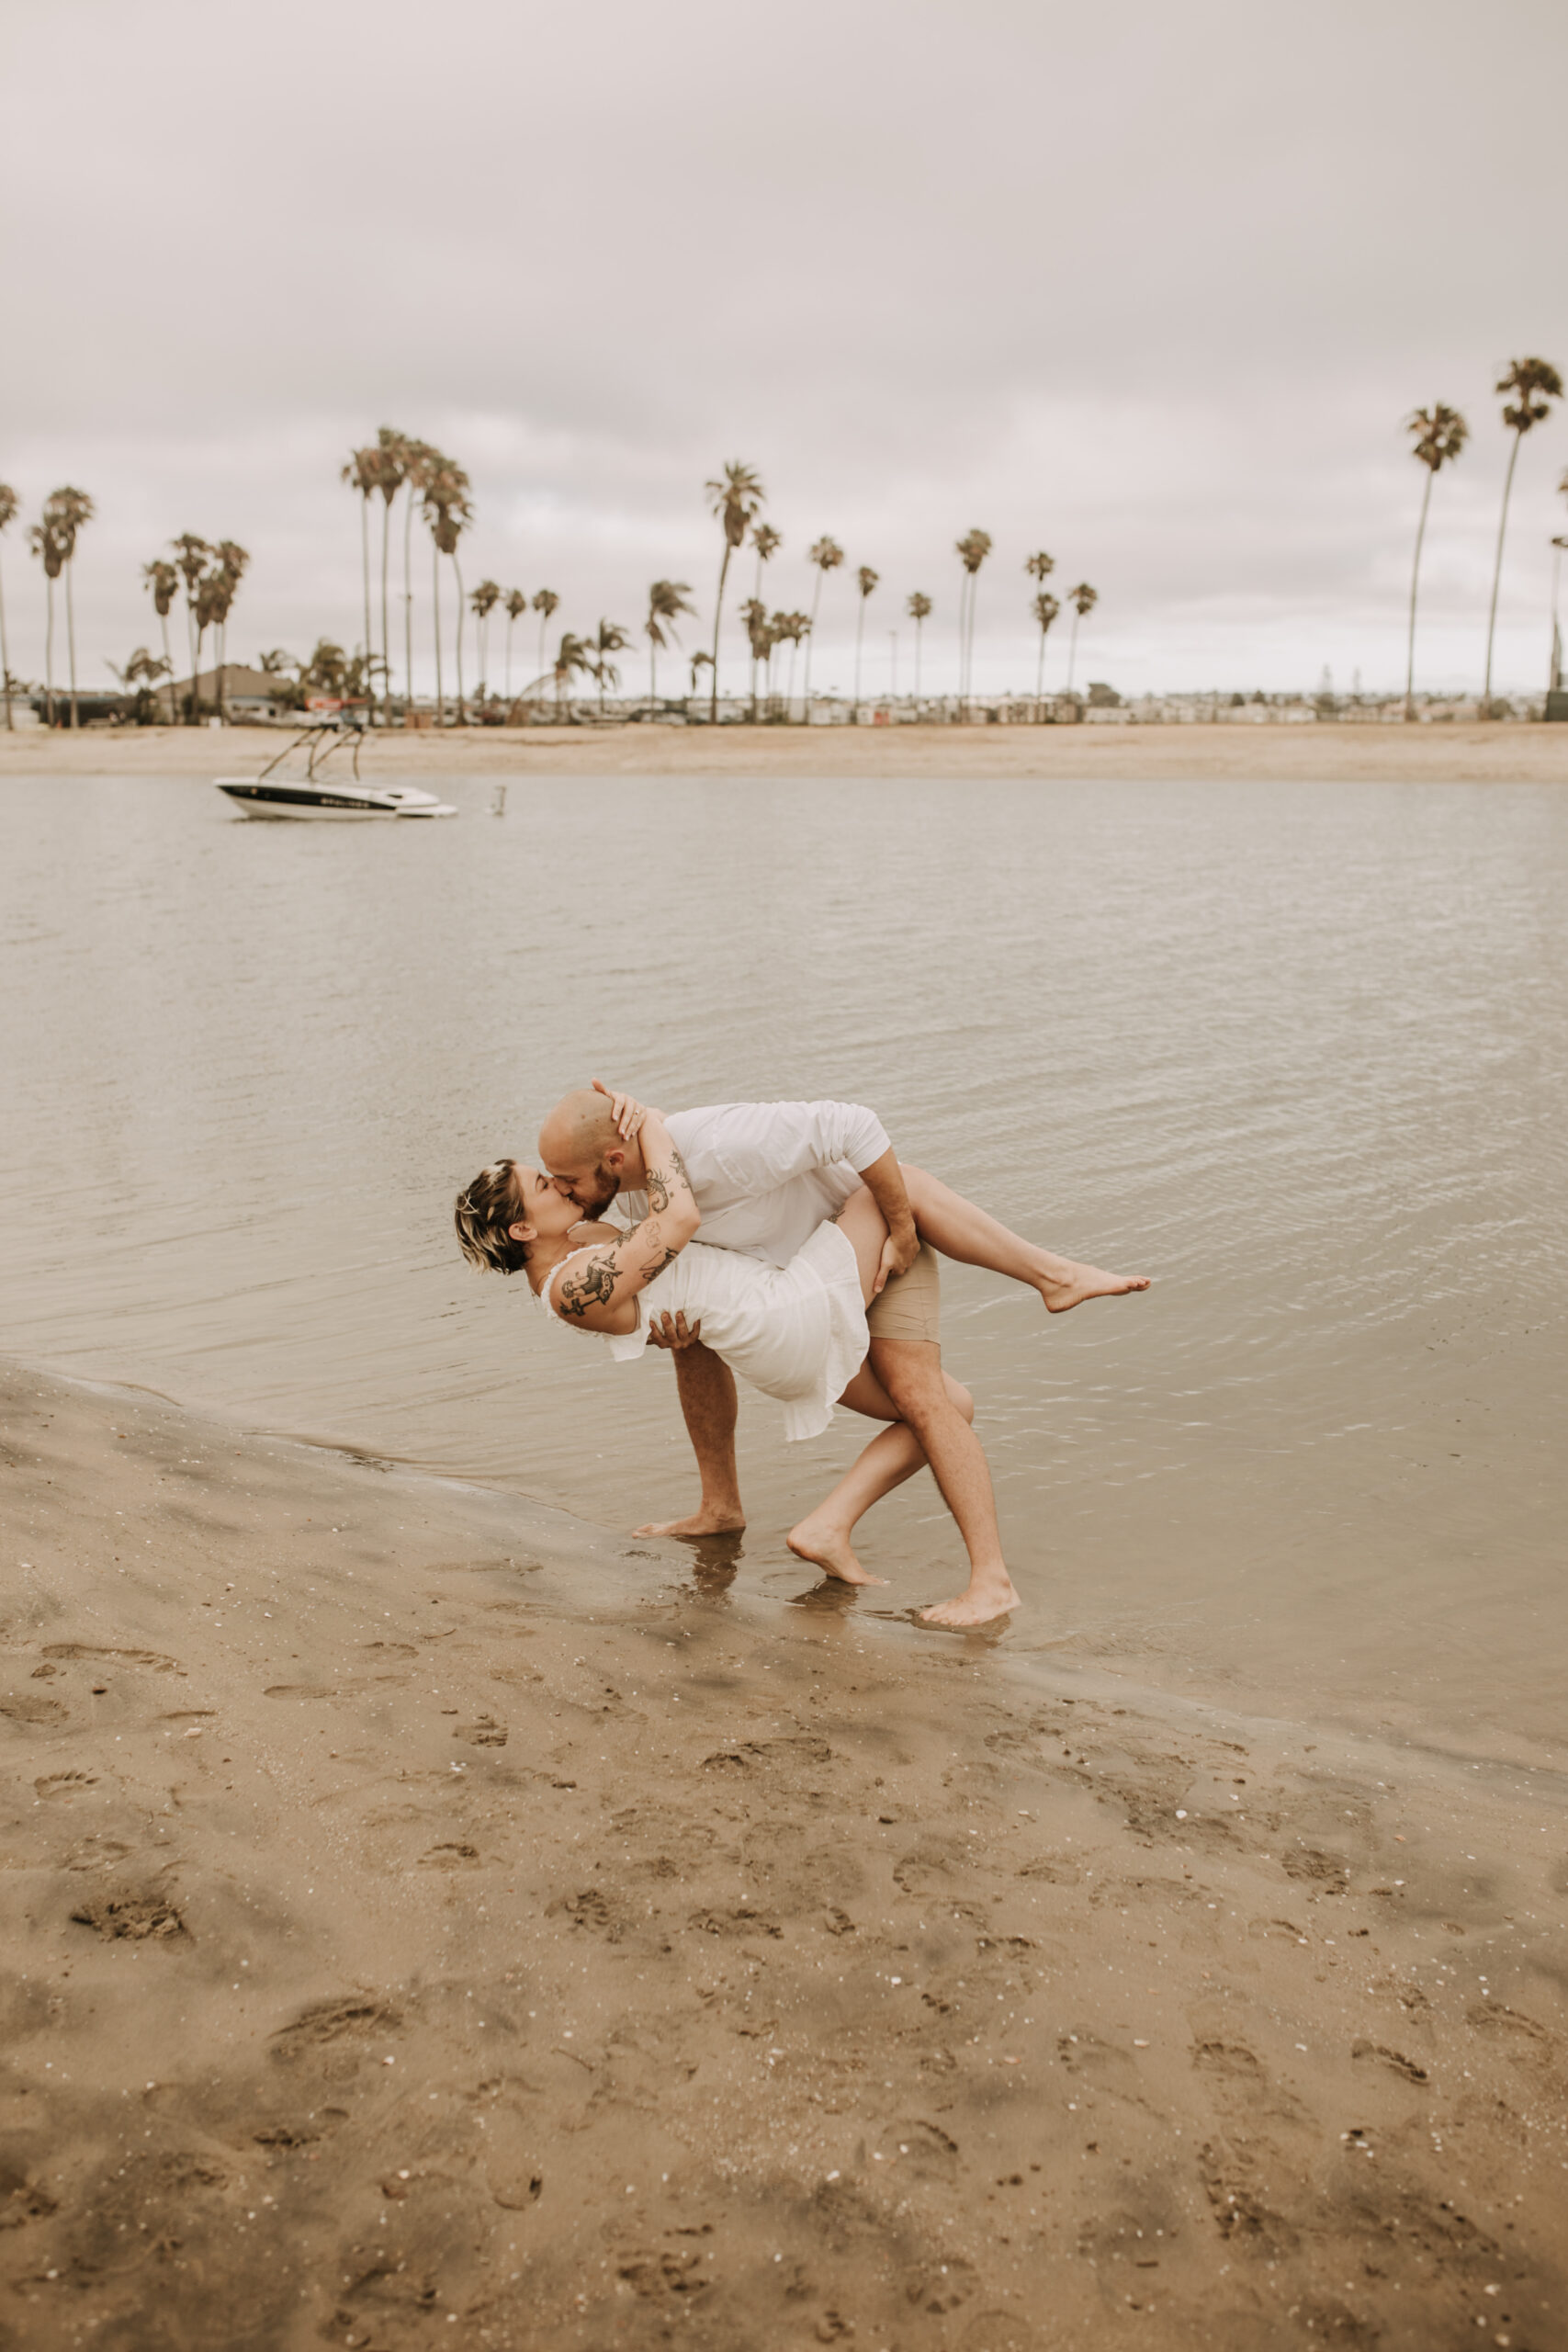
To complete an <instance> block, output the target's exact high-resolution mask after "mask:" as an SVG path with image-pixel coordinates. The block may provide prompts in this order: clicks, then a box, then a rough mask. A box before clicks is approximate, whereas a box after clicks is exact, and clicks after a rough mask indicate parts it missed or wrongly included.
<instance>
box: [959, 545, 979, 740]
mask: <svg viewBox="0 0 1568 2352" xmlns="http://www.w3.org/2000/svg"><path fill="white" fill-rule="evenodd" d="M974 583H975V575H974V573H973V572H972V571H966V572H965V573H964V577H963V579H962V580H961V581H960V582H959V583H958V703H959V717H960V718H962V717H963V716H964V708H965V707H966V705H967V703H968V700H969V670H968V663H969V591H970V589H971V588H972V587H973V586H974Z"/></svg>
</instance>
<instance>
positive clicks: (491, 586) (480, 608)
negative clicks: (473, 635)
mask: <svg viewBox="0 0 1568 2352" xmlns="http://www.w3.org/2000/svg"><path fill="white" fill-rule="evenodd" d="M501 596H502V591H501V586H500V583H499V582H497V581H494V580H481V581H480V582H479V586H478V587H477V588H476V589H475V590H474V592H473V594H472V595H471V596H470V597H469V598H468V609H469V611H470V612H471V613H472V614H473V616H474V618H475V619H476V620H477V621H478V623H479V695H480V697H481V699H482V698H483V696H484V695H486V694H488V693H489V691H490V616H491V613H493V612H494V610H495V608H496V606H497V605H499V604H500V602H501Z"/></svg>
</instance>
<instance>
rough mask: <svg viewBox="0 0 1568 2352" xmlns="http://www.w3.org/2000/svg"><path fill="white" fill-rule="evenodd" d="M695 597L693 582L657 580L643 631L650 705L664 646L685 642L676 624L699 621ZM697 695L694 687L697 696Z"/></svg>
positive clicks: (654, 699) (656, 689) (656, 692)
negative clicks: (686, 617)
mask: <svg viewBox="0 0 1568 2352" xmlns="http://www.w3.org/2000/svg"><path fill="white" fill-rule="evenodd" d="M761 527H762V529H763V530H766V529H767V527H768V526H767V525H766V524H765V523H764V524H763V525H762V526H761ZM691 593H692V587H691V582H690V581H687V580H656V581H655V582H654V583H653V585H652V587H651V588H650V589H649V592H648V618H647V619H646V620H645V621H644V623H643V625H642V627H643V634H644V636H645V637H646V638H647V639H648V698H649V702H657V701H658V699H659V666H658V665H659V650H660V646H662V645H665V644H671V645H679V644H680V642H681V639H680V636H679V633H678V632H677V630H676V628H675V624H676V622H677V621H678V620H679V619H680V618H681V616H682V613H690V614H691V616H692V617H693V619H695V618H696V611H697V608H696V606H695V605H689V604H688V603H687V602H686V599H687V597H688V596H689V595H690V594H691ZM666 629H668V630H669V632H670V634H669V637H668V638H666V636H665V634H664V632H665V630H666ZM695 691H696V689H695V688H693V692H695Z"/></svg>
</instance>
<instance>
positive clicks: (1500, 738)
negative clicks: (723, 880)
mask: <svg viewBox="0 0 1568 2352" xmlns="http://www.w3.org/2000/svg"><path fill="white" fill-rule="evenodd" d="M286 740H287V738H286V736H285V735H284V734H283V733H282V732H281V731H280V730H278V729H273V728H262V727H234V728H231V729H228V730H227V731H226V732H222V733H220V732H218V731H216V730H209V729H200V728H188V727H187V728H179V727H175V728H169V727H146V728H115V729H91V730H84V731H83V732H82V733H81V734H79V735H76V736H74V737H73V736H72V735H70V734H69V733H59V732H57V733H55V734H53V735H50V734H47V733H45V732H44V731H43V730H42V729H28V730H26V731H24V732H22V733H19V734H16V735H11V736H7V735H6V734H5V733H4V732H0V775H6V774H11V775H44V774H54V775H122V776H137V775H190V776H199V777H202V778H204V779H205V778H209V777H211V776H214V775H225V774H233V775H255V774H257V773H258V772H259V770H260V769H261V767H262V766H264V765H265V763H266V761H267V760H269V759H271V758H272V757H273V756H274V755H275V753H276V752H277V751H278V750H280V749H281V747H282V745H283V743H284V741H286ZM535 770H536V771H537V772H538V773H540V774H541V775H570V774H573V773H581V775H682V776H704V775H733V776H757V777H763V776H778V777H787V776H847V777H855V776H861V775H863V776H867V777H873V776H893V777H897V776H963V777H970V776H975V777H1030V776H1039V777H1042V778H1050V777H1060V778H1064V779H1066V778H1072V779H1088V780H1091V781H1092V779H1093V778H1094V777H1096V776H1103V777H1105V778H1106V779H1107V780H1108V781H1109V780H1134V781H1136V780H1139V779H1145V778H1146V779H1149V780H1151V781H1156V780H1159V779H1168V780H1170V781H1172V782H1175V781H1178V780H1184V779H1198V778H1205V777H1213V778H1216V779H1219V778H1224V777H1235V778H1236V779H1239V780H1247V781H1249V782H1254V783H1256V782H1259V781H1261V782H1273V781H1277V782H1279V783H1281V784H1284V783H1371V784H1379V783H1389V784H1399V783H1412V784H1414V783H1422V784H1488V783H1511V784H1521V783H1522V784H1530V783H1539V784H1562V783H1568V727H1561V726H1553V727H1546V726H1527V725H1519V724H1505V723H1501V722H1500V723H1498V724H1495V725H1492V726H1479V725H1471V726H1454V725H1449V724H1443V725H1438V726H1427V727H1384V726H1375V727H1374V726H1357V725H1354V724H1350V723H1339V722H1335V723H1331V724H1326V725H1316V724H1314V725H1311V726H1293V727H1254V726H1247V727H1236V726H1220V727H1122V726H1114V727H1103V726H1088V725H1085V726H1078V727H1011V726H1009V727H991V726H984V727H972V728H961V727H811V728H807V727H728V726H727V727H721V728H715V729H708V728H705V727H645V726H607V727H598V726H583V727H559V728H557V727H529V728H521V729H502V728H465V729H457V728H454V729H448V730H447V731H446V733H444V734H441V735H436V734H434V733H419V734H411V735H405V734H403V733H402V731H401V730H400V729H392V730H390V731H389V733H387V734H386V735H378V736H377V737H376V738H375V740H374V741H373V742H372V743H370V744H369V745H368V746H367V750H366V752H365V755H364V774H365V775H366V776H367V777H370V776H374V775H380V776H385V777H386V778H387V779H388V780H389V781H392V780H398V781H401V782H405V783H406V782H409V781H412V780H425V779H428V780H432V781H436V780H438V781H440V782H442V783H444V784H451V783H453V782H455V781H459V780H460V779H461V778H462V777H464V776H466V775H474V776H476V777H479V776H483V777H492V776H493V777H502V776H508V777H513V776H517V775H527V774H528V773H529V772H530V771H535Z"/></svg>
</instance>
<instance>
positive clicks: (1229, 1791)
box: [0, 1367, 1568, 2352]
mask: <svg viewBox="0 0 1568 2352" xmlns="http://www.w3.org/2000/svg"><path fill="white" fill-rule="evenodd" d="M0 1385H3V1390H4V1396H5V1403H6V1442H7V1454H8V1461H9V1464H10V1476H9V1478H8V1480H7V1485H6V1532H5V1541H6V1557H7V1561H8V1566H9V1574H8V1577H7V1581H6V1592H7V1600H6V1618H5V1627H4V1660H3V1671H0V1740H3V1742H4V1745H5V1748H6V1753H7V1761H8V1765H9V1770H8V1772H7V1775H6V1811H7V1834H6V1863H7V1866H8V1867H7V1869H6V1875H5V1880H4V1888H5V1894H4V1902H5V1920H4V1943H5V1951H4V1961H3V1985H4V2015H5V2024H6V2034H5V2047H6V2078H5V2091H4V2097H5V2112H6V2121H5V2131H4V2140H3V2142H0V2171H3V2175H4V2177H3V2180H0V2200H3V2202H0V2215H3V2218H4V2219H5V2221H6V2222H7V2223H8V2224H10V2225H11V2226H10V2227H9V2229H8V2231H7V2233H6V2235H5V2236H4V2237H3V2238H0V2246H3V2247H4V2255H3V2256H0V2264H3V2269H4V2277H5V2283H6V2289H7V2290H8V2291H7V2293H6V2297H5V2301H4V2304H3V2306H0V2344H4V2345H7V2346H18V2347H24V2346H25V2347H28V2352H31V2347H34V2346H37V2347H39V2348H40V2352H42V2347H46V2346H47V2347H51V2352H52V2347H55V2346H60V2345H62V2344H68V2343H84V2344H87V2343H91V2344H100V2345H115V2346H126V2347H140V2346H144V2345H148V2346H150V2345H152V2344H154V2343H156V2344H158V2345H160V2346H164V2345H168V2346H190V2347H192V2352H195V2347H197V2346H201V2347H209V2346H212V2345H213V2344H214V2343H215V2341H216V2340H217V2339H216V2338H215V2337H214V2335H213V2333H212V2312H213V2310H214V2308H215V2307H220V2308H221V2309H222V2310H223V2311H224V2312H226V2313H228V2314H231V2317H230V2318H229V2320H228V2321H227V2323H226V2325H225V2331H224V2334H223V2337H222V2341H223V2344H224V2346H225V2348H226V2352H233V2347H239V2346H246V2347H252V2346H254V2347H257V2352H261V2347H266V2352H271V2347H275V2346H276V2347H284V2346H288V2347H293V2346H300V2347H303V2346H320V2345H321V2344H323V2343H326V2344H341V2345H350V2344H352V2345H354V2346H377V2347H383V2352H386V2347H402V2346H410V2347H412V2346H426V2345H429V2344H432V2343H434V2342H450V2343H459V2344H465V2345H467V2344H476V2345H495V2346H528V2347H530V2352H532V2348H533V2347H536V2346H546V2347H547V2346H581V2347H583V2352H590V2347H599V2346H608V2345H610V2344H620V2345H626V2346H633V2347H640V2346H654V2345H662V2344H664V2343H666V2342H669V2341H671V2340H683V2341H685V2342H688V2343H691V2344H695V2345H702V2346H713V2347H714V2352H719V2347H724V2352H730V2347H737V2346H756V2347H759V2352H763V2347H772V2346H784V2345H789V2346H794V2345H801V2346H806V2345H810V2344H813V2343H833V2342H836V2341H841V2342H844V2343H846V2344H851V2343H852V2344H853V2345H855V2346H874V2347H882V2346H886V2347H893V2346H898V2347H900V2352H926V2348H927V2347H931V2352H937V2347H941V2348H942V2352H949V2347H952V2352H1010V2347H1017V2352H1046V2347H1053V2352H1055V2347H1058V2346H1061V2347H1065V2346H1084V2347H1086V2352H1087V2347H1088V2346H1091V2345H1092V2346H1096V2347H1102V2346H1111V2347H1114V2346H1122V2345H1129V2346H1131V2345H1134V2344H1137V2345H1142V2346H1189V2345H1191V2346H1196V2345H1200V2344H1201V2345H1205V2346H1224V2347H1234V2352H1257V2347H1259V2346H1286V2345H1290V2346H1295V2345H1303V2346H1305V2345H1308V2344H1321V2343H1323V2342H1325V2340H1328V2341H1332V2342H1337V2343H1343V2344H1353V2345H1363V2346H1371V2345H1373V2344H1374V2343H1375V2344H1378V2345H1380V2346H1388V2347H1400V2346H1407V2347H1409V2352H1430V2347H1431V2346H1434V2345H1436V2344H1438V2343H1439V2342H1441V2343H1448V2344H1456V2343H1458V2342H1460V2341H1461V2331H1462V2340H1464V2341H1467V2342H1473V2341H1475V2340H1476V2338H1477V2336H1478V2335H1481V2334H1482V2326H1481V2325H1479V2324H1478V2323H1483V2324H1484V2329H1485V2336H1486V2340H1488V2341H1492V2342H1496V2343H1500V2344H1503V2345H1505V2346H1511V2347H1513V2348H1514V2352H1522V2347H1527V2346H1528V2347H1530V2348H1531V2352H1552V2347H1555V2346H1562V2345H1563V2344H1564V2343H1568V2316H1565V2305H1564V2300H1563V2297H1564V2288H1565V2285H1568V2280H1565V2278H1564V2274H1563V2263H1562V2233H1561V2227H1560V2222H1561V2212H1562V2188H1563V2179H1562V2164H1563V2157H1564V2154H1565V2153H1568V2147H1565V2143H1564V2140H1563V2137H1562V2133H1563V2126H1564V2122H1565V2120H1568V1979H1565V1977H1564V1973H1563V1969H1562V1957H1561V1954H1562V1944H1561V1937H1560V1920H1559V1914H1560V1913H1561V1910H1562V1899H1561V1898H1562V1890H1563V1888H1564V1887H1565V1885H1568V1874H1565V1865H1564V1860H1563V1856H1564V1848H1565V1842H1568V1840H1565V1834H1564V1833H1565V1824H1564V1815H1563V1808H1562V1792H1561V1789H1560V1788H1559V1787H1558V1785H1557V1784H1556V1782H1555V1781H1554V1780H1550V1781H1549V1776H1545V1775H1537V1776H1534V1777H1533V1778H1532V1777H1531V1776H1529V1775H1528V1774H1525V1773H1522V1772H1520V1771H1518V1770H1514V1769H1512V1768H1507V1767H1502V1766H1498V1767H1495V1768H1490V1767H1485V1768H1479V1767H1477V1766H1476V1765H1474V1764H1473V1763H1472V1762H1466V1761H1460V1760H1451V1761H1450V1760H1445V1759H1443V1758H1435V1757H1430V1756H1423V1755H1421V1754H1420V1753H1418V1752H1417V1751H1416V1750H1415V1749H1414V1748H1412V1749H1404V1750H1395V1749H1393V1748H1390V1747H1372V1746H1371V1745H1370V1744H1361V1745H1358V1744H1356V1743H1354V1742H1352V1741H1349V1740H1348V1739H1346V1738H1344V1737H1337V1736H1331V1735H1328V1734H1326V1733H1324V1734H1313V1733H1311V1732H1308V1733H1306V1734H1304V1735H1303V1733H1302V1732H1301V1731H1300V1730H1299V1729H1298V1728H1297V1727H1295V1726H1290V1725H1269V1724H1257V1723H1251V1724H1249V1723H1246V1722H1242V1721H1237V1720H1226V1719H1225V1718H1224V1717H1222V1715H1221V1714H1220V1713H1216V1712H1214V1711H1213V1710H1211V1709H1206V1708H1201V1707H1196V1706H1187V1707H1183V1706H1179V1705H1177V1704H1175V1703H1166V1702H1156V1701H1154V1700H1152V1699H1148V1698H1146V1697H1145V1694H1142V1693H1140V1692H1139V1691H1136V1690H1135V1689H1134V1688H1133V1687H1132V1686H1130V1685H1125V1684H1121V1683H1118V1682H1117V1681H1116V1680H1115V1679H1112V1678H1110V1677H1107V1676H1104V1675H1100V1674H1097V1673H1093V1672H1090V1671H1087V1670H1085V1669H1084V1668H1081V1667H1078V1666H1075V1665H1074V1664H1073V1662H1072V1661H1071V1660H1069V1659H1066V1658H1063V1659H1061V1660H1059V1661H1058V1660H1054V1659H1050V1658H1047V1659H1044V1660H1041V1659H1039V1658H1035V1659H1033V1660H1030V1661H1028V1662H1026V1663H1011V1662H1010V1659H1009V1654H1008V1649H1007V1643H1006V1638H1005V1636H1003V1637H1002V1638H1001V1639H1000V1640H999V1641H998V1640H997V1639H994V1638H992V1637H989V1636H983V1637H972V1638H969V1639H966V1640H957V1641H953V1640H934V1639H928V1638H926V1637H920V1636H916V1635H915V1634H913V1633H911V1632H906V1631H905V1630H904V1629H903V1628H902V1627H900V1626H897V1625H894V1626H892V1627H889V1626H887V1625H886V1624H883V1625H869V1624H866V1623H861V1622H859V1621H857V1617H856V1614H855V1611H854V1608H853V1606H852V1605H846V1603H845V1600H844V1598H843V1596H842V1595H841V1594H840V1592H838V1591H837V1590H832V1591H828V1592H825V1593H821V1594H818V1595H815V1596H807V1597H806V1598H805V1599H804V1600H803V1601H802V1602H801V1604H800V1605H796V1606H794V1607H787V1606H786V1607H778V1606H776V1605H770V1604H765V1603H764V1602H762V1601H761V1600H759V1599H757V1598H756V1597H754V1596H749V1594H748V1591H747V1570H746V1566H745V1560H744V1546H743V1545H742V1546H740V1547H739V1556H738V1554H737V1550H736V1548H735V1547H733V1546H725V1545H718V1546H716V1547H714V1548H713V1549H712V1550H711V1551H710V1552H709V1553H708V1554H707V1555H705V1556H699V1557H694V1556H693V1555H692V1554H691V1553H690V1552H688V1551H687V1550H686V1549H685V1547H682V1546H676V1545H664V1544H637V1543H635V1542H630V1541H626V1540H622V1539H619V1538H616V1537H615V1536H613V1535H608V1534H605V1533H603V1532H599V1531H596V1530H594V1529H592V1528H591V1527H588V1526H586V1525H582V1524H580V1523H576V1522H573V1521H568V1520H564V1519H560V1518H558V1517H554V1516H552V1515H551V1514H548V1513H547V1512H545V1511H543V1510H539V1509H537V1508H535V1507H530V1506H527V1505H522V1504H519V1503H517V1502H516V1501H514V1500H513V1499H511V1498H505V1497H502V1496H500V1495H494V1494H491V1493H487V1492H485V1491H483V1490H481V1489H478V1488H471V1487H457V1486H451V1485H443V1484H441V1483H439V1482H436V1481H434V1480H427V1479H421V1478H416V1477H413V1476H409V1475H407V1474H405V1473H403V1472H400V1471H397V1470H394V1469H390V1468H389V1467H387V1466H385V1465H377V1464H372V1463H369V1462H360V1461H356V1460H355V1459H354V1458H353V1457H350V1456H345V1455H341V1454H334V1453H327V1452H324V1451H321V1450H318V1449H312V1448H308V1447H303V1446H298V1445H293V1444H289V1443H286V1442H282V1441H278V1440H273V1439H268V1438H265V1437H257V1436H249V1435H245V1434H243V1433H242V1432H240V1431H239V1430H235V1429H233V1428H231V1427H228V1426H226V1425H224V1424H221V1423H218V1422H213V1421H206V1420H201V1419H197V1418H195V1417H193V1416H190V1415H186V1414H185V1413H183V1412H181V1411H179V1410H177V1409H176V1408H174V1407H173V1406H170V1405H168V1404H166V1403H164V1401H163V1400H161V1399H159V1398H157V1397H152V1396H151V1395H149V1394H147V1393H146V1392H133V1391H106V1390H101V1389H90V1388H85V1387H82V1386H79V1385H72V1384H68V1383H62V1382H59V1381H56V1380H52V1379H50V1378H47V1377H45V1376H43V1375H41V1374H32V1373H28V1372H25V1371H19V1370H17V1369H16V1368H14V1367H13V1368H9V1369H7V1370H6V1372H5V1373H4V1374H3V1376H0ZM1553 1889H1555V1890H1556V1894H1555V1896H1554V1894H1553V1892H1552V1890H1553ZM1140 2233H1141V2234H1140ZM452 2314H456V2321H455V2323H454V2321H453V2319H452V2317H451V2316H450V2315H452ZM449 2326H450V2327H451V2328H452V2331H453V2332H452V2333H451V2335H448V2334H447V2332H446V2331H447V2328H448V2327H449Z"/></svg>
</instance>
